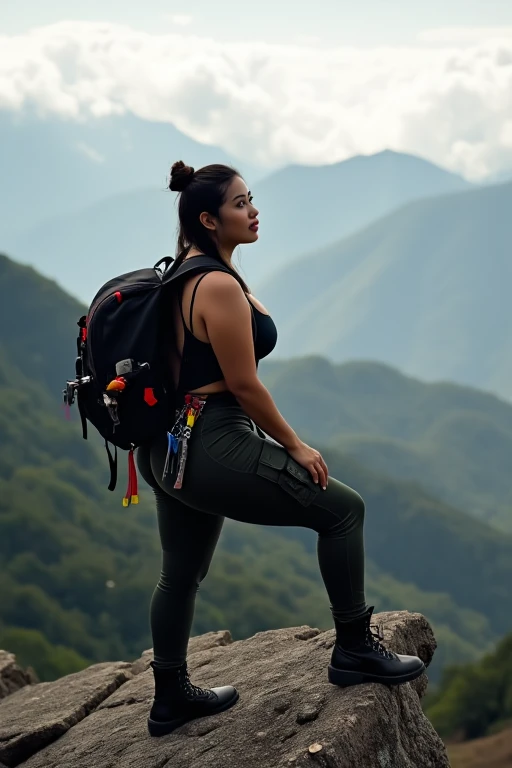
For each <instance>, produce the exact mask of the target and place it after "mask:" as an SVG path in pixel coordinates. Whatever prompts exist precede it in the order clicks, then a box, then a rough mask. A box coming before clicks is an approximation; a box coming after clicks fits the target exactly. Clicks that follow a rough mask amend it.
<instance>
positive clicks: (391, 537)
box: [0, 256, 512, 679]
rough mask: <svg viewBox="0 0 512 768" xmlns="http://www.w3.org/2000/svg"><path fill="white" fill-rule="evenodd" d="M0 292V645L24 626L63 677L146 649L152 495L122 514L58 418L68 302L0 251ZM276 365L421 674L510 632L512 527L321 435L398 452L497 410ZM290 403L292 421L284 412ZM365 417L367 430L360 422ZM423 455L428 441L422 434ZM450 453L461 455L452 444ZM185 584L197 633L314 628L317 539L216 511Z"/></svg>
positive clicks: (391, 382)
mask: <svg viewBox="0 0 512 768" xmlns="http://www.w3.org/2000/svg"><path fill="white" fill-rule="evenodd" d="M0 287H1V288H2V295H3V296H4V301H3V302H2V315H1V316H0V432H1V436H2V440H1V450H0V563H1V565H2V576H1V578H0V591H1V592H2V594H3V595H6V596H7V597H6V598H4V599H3V601H2V603H1V604H0V645H1V643H2V637H3V634H2V633H7V634H5V636H6V637H8V638H9V642H11V644H12V639H13V637H18V638H19V642H20V643H21V644H24V643H28V642H29V636H28V635H26V633H27V632H31V633H36V634H37V633H39V634H37V637H36V640H37V642H36V640H34V641H33V643H34V644H33V645H32V646H31V647H33V648H40V649H42V650H41V651H40V652H41V653H42V654H43V652H44V658H45V659H46V661H45V664H46V666H45V669H46V670H47V673H48V674H49V675H52V674H54V673H57V671H58V672H59V673H60V674H62V673H63V672H62V669H63V666H62V665H63V664H79V665H84V664H86V663H87V661H92V660H97V661H100V660H104V659H105V658H108V657H110V656H111V655H113V654H116V655H118V656H119V655H121V656H123V655H125V656H128V655H131V654H133V655H135V654H136V653H137V652H138V651H139V650H141V649H143V648H144V647H147V644H149V643H150V638H149V636H148V625H147V605H148V603H149V599H150V594H151V591H152V589H153V588H154V584H155V583H156V579H157V577H158V562H159V555H158V551H159V550H158V543H157V534H156V529H155V521H154V512H153V503H152V495H151V494H150V492H149V491H148V489H147V488H146V487H145V486H144V485H143V487H141V489H140V496H141V503H140V505H139V506H138V507H131V508H129V509H128V510H126V509H124V508H123V507H122V506H121V503H120V499H121V496H122V492H123V490H124V488H123V483H124V479H125V475H124V472H121V475H120V480H119V486H120V488H119V489H118V491H116V494H117V495H113V494H109V493H108V491H106V488H105V486H106V481H107V474H108V472H107V469H108V465H107V462H106V458H105V454H104V451H103V450H102V447H101V440H100V439H99V437H98V436H97V435H96V436H95V435H94V431H92V435H91V440H90V441H87V442H85V441H83V440H82V439H81V433H80V428H79V422H78V419H77V415H76V413H75V414H73V418H72V420H71V422H69V421H66V420H65V419H64V416H63V412H62V410H61V407H60V404H59V401H60V391H61V389H62V386H63V383H64V379H65V378H66V376H67V375H69V374H70V373H71V372H72V369H73V364H74V339H75V335H76V320H77V318H78V317H79V316H80V315H81V314H82V313H83V311H84V306H83V305H80V304H79V303H78V302H76V301H75V300H74V299H73V298H72V297H70V296H68V295H66V294H65V293H64V292H63V291H62V290H61V289H60V288H59V287H58V286H57V285H56V284H55V283H54V282H52V281H49V280H47V279H45V278H43V277H42V276H40V275H39V274H38V273H37V272H36V271H34V270H33V269H32V268H30V267H27V266H24V265H20V264H17V263H16V262H13V261H12V260H10V259H8V258H7V257H5V256H3V257H0ZM16 318H19V319H20V323H19V324H18V323H15V322H13V319H16ZM287 365H288V370H286V368H285V367H283V366H284V364H283V363H281V362H279V361H276V366H277V367H276V368H274V369H273V370H272V367H271V368H268V369H267V370H266V371H262V375H263V376H265V377H267V380H268V385H269V388H270V391H271V392H272V393H273V395H274V397H275V398H276V402H278V404H280V405H281V407H282V402H283V398H284V397H285V395H286V387H288V389H289V390H290V391H291V390H292V385H293V387H295V394H294V398H295V399H294V413H295V414H296V415H295V416H293V417H292V418H293V419H296V421H295V422H292V423H293V426H296V427H297V429H298V430H300V431H301V433H303V434H304V435H306V431H307V433H308V434H309V435H311V439H312V441H313V444H314V445H317V446H318V447H319V448H320V449H321V450H322V453H323V454H324V456H325V458H326V461H327V463H328V466H329V469H330V471H331V474H332V475H333V476H335V477H337V478H339V479H340V480H342V482H346V483H347V484H349V485H351V486H352V487H354V488H356V489H357V490H358V491H359V492H361V494H362V495H363V498H364V499H365V502H366V505H367V524H366V528H365V530H366V533H365V547H366V553H367V593H368V599H369V600H370V601H373V602H371V604H374V603H375V604H377V605H378V610H386V609H392V608H397V609H398V608H407V609H409V610H417V611H420V612H422V613H424V614H425V615H426V616H427V618H428V619H429V620H430V621H432V623H433V625H434V628H435V631H436V637H437V638H438V642H439V651H438V653H437V654H436V662H435V665H434V666H433V667H432V669H431V674H432V675H433V676H434V679H436V677H437V676H438V675H439V672H440V670H441V668H442V667H443V666H444V665H445V664H447V663H449V662H452V661H454V660H455V659H457V660H464V659H467V660H469V659H474V658H476V657H477V656H478V655H479V654H481V653H482V652H483V651H485V650H486V649H488V648H489V647H490V644H492V643H493V642H494V640H496V639H497V638H498V637H499V636H500V635H502V634H503V633H504V632H506V631H507V629H508V628H509V619H508V606H509V603H510V599H511V598H510V594H509V590H508V584H509V583H510V580H511V579H512V536H510V535H509V534H508V533H507V532H506V531H504V530H499V531H498V530H494V529H493V528H492V527H491V526H490V525H488V524H487V523H486V522H484V521H483V520H481V519H477V518H478V517H479V515H478V514H476V513H475V511H474V510H473V509H471V510H470V509H466V505H462V508H457V507H456V505H454V504H453V503H447V502H446V501H444V500H443V499H442V498H441V493H439V494H438V491H439V487H440V486H442V485H443V483H440V484H439V485H438V486H437V487H434V485H433V484H432V483H430V484H427V483H424V482H422V478H419V479H418V478H415V477H414V476H412V475H411V476H410V477H407V476H405V473H402V477H398V476H397V470H396V467H395V468H393V467H391V468H390V472H389V474H387V475H386V474H384V470H385V469H386V468H385V467H384V468H383V467H380V468H379V470H378V471H377V470H376V469H374V468H373V467H372V466H371V463H370V462H368V464H366V459H365V458H364V457H362V458H361V457H360V456H358V457H356V458H355V457H354V455H351V453H350V451H351V447H350V443H345V444H343V446H342V448H341V449H340V447H339V446H338V445H337V444H336V441H337V440H340V439H342V438H344V436H345V434H346V433H348V429H349V425H350V429H351V433H352V435H353V436H354V438H357V437H358V436H359V439H361V437H363V438H364V437H368V435H374V436H376V437H379V436H380V438H381V439H384V440H387V439H389V438H388V435H390V434H392V435H394V437H395V438H396V439H398V438H399V437H400V439H401V440H402V447H403V450H404V451H405V450H406V444H407V443H410V445H411V446H412V447H413V448H414V446H415V443H416V442H418V440H417V438H418V435H421V433H422V431H423V430H424V429H425V424H428V423H429V421H430V420H431V417H432V413H435V412H437V410H438V409H440V410H441V411H442V413H443V416H444V417H445V418H448V417H449V416H450V414H451V413H453V412H456V411H457V408H459V409H462V410H464V409H466V411H467V418H468V420H470V419H471V418H474V420H475V421H478V418H482V417H483V415H486V417H487V418H488V423H489V425H491V426H492V424H494V422H497V421H499V420H501V422H502V423H503V424H508V423H509V422H510V420H511V418H512V417H511V415H510V412H512V408H511V406H508V405H506V404H503V405H502V404H501V403H496V402H495V400H496V399H492V398H490V397H489V396H488V395H486V394H481V395H480V399H479V396H478V395H479V394H480V393H478V394H477V393H472V392H471V391H469V392H468V391H466V390H464V389H463V388H453V390H452V391H449V390H448V389H447V390H441V391H438V390H437V389H436V388H435V387H433V385H430V384H422V383H420V382H408V381H407V380H406V379H405V378H404V377H402V376H401V375H400V374H399V373H398V372H396V371H391V370H389V369H388V368H386V367H383V366H379V365H374V366H373V367H372V366H369V367H368V368H367V369H366V370H358V369H357V367H356V368H354V367H353V366H351V365H348V366H340V367H339V369H338V368H337V367H335V366H332V365H331V364H330V363H329V362H328V361H326V360H322V359H319V360H318V361H314V366H313V368H311V361H308V360H307V359H306V360H305V361H300V360H290V361H288V363H287ZM308 366H309V368H310V375H308V374H307V370H308ZM319 371H323V374H322V376H321V377H320V379H321V382H322V384H321V388H320V389H319V388H318V387H317V382H318V381H320V379H319ZM61 377H62V378H61ZM268 377H270V378H268ZM329 377H330V378H331V379H334V382H335V385H334V386H335V387H338V388H339V389H340V392H341V393H342V396H340V397H339V398H338V400H334V399H333V398H332V397H331V399H329V396H330V395H332V393H333V391H334V390H333V388H332V387H331V388H330V389H329V386H330V385H329ZM336 382H337V383H336ZM301 383H302V384H303V387H304V388H303V390H302V391H299V389H298V387H299V385H300V384H301ZM365 392H366V394H365ZM386 393H387V394H386ZM372 398H373V400H374V406H373V408H374V410H373V411H372V410H371V409H370V408H369V402H370V401H371V399H372ZM407 398H408V399H409V404H408V409H404V402H405V401H406V400H407ZM450 398H451V404H450ZM379 402H380V405H381V408H380V412H381V415H380V418H379V419H378V418H377V414H378V413H379V409H378V404H379ZM441 406H442V407H441ZM283 410H284V409H283ZM301 410H302V412H303V413H304V414H306V415H308V416H307V421H304V420H302V421H301V418H299V415H300V411H301ZM365 412H366V414H365ZM297 414H299V415H297ZM326 414H327V416H328V418H327V419H326ZM440 419H441V421H442V417H440ZM372 420H374V421H376V422H377V421H379V424H380V426H377V424H375V425H374V428H373V429H370V425H371V422H372ZM326 421H328V422H331V423H332V428H331V427H329V429H326V428H325V423H326ZM95 437H96V438H97V439H95ZM441 439H444V437H443V436H441ZM436 449H437V450H440V449H441V443H439V442H438V443H435V442H434V443H433V450H436ZM485 450H486V447H485V446H484V445H482V444H481V443H479V442H478V440H477V439H475V440H474V445H472V451H473V453H472V454H471V456H472V458H471V460H472V461H477V460H478V457H480V460H481V461H482V462H484V460H485ZM100 451H101V453H100ZM478 451H480V453H478ZM453 455H455V454H452V456H453ZM447 456H450V454H449V453H448V454H447ZM100 457H101V460H100ZM458 458H459V462H461V463H463V462H464V461H465V454H464V453H461V454H460V455H459V457H458ZM121 467H123V462H122V456H121ZM438 471H439V472H440V473H441V472H442V473H443V477H444V480H443V482H444V484H445V485H447V486H449V485H450V484H451V483H456V482H458V480H459V478H460V477H465V476H466V477H467V476H469V474H470V472H471V465H468V468H467V469H466V470H461V472H462V474H460V473H459V475H457V476H456V477H455V478H454V480H452V479H451V466H450V463H449V461H444V462H439V465H438ZM464 472H466V475H464ZM504 472H505V473H507V468H504ZM393 473H394V476H393ZM507 474H508V473H507ZM504 485H505V481H504V480H503V481H502V483H501V486H504ZM441 491H442V488H441ZM477 512H478V510H477ZM108 585H113V586H111V587H109V586H108ZM201 593H202V599H201V600H200V601H199V603H198V610H197V616H196V619H195V631H196V632H201V631H203V632H204V631H208V629H212V628H222V627H229V628H230V630H231V631H232V632H233V636H234V637H235V638H239V637H243V636H248V635H250V634H253V633H254V632H256V631H260V630H263V629H269V628H272V627H277V626H290V625H291V624H292V623H294V624H297V623H299V624H300V623H301V621H304V622H308V623H312V624H314V625H317V626H329V625H330V615H329V610H328V602H327V601H326V599H325V593H324V587H323V584H322V581H321V578H320V574H319V572H318V566H317V562H316V535H315V534H314V533H313V532H312V531H309V530H306V529H301V528H286V529H284V528H275V527H273V526H264V527H260V526H244V525H242V524H239V523H235V522H234V521H226V524H225V528H224V529H223V533H222V537H221V540H220V542H219V554H218V557H216V558H215V562H214V563H213V564H212V569H211V572H210V574H209V577H208V582H207V583H205V584H204V585H202V587H201ZM242 594H243V595H244V596H245V597H244V599H241V595H242ZM30 638H32V639H33V635H30ZM30 642H32V640H31V641H30ZM48 643H49V644H50V646H48ZM56 645H59V647H63V648H64V649H68V650H69V651H73V652H74V653H75V655H74V656H72V658H71V657H69V656H65V659H67V661H65V659H64V660H62V659H61V660H60V661H59V664H57V661H55V665H57V666H55V665H53V666H52V663H50V662H49V661H48V659H50V660H51V658H53V657H55V659H56V660H58V659H60V655H59V654H60V653H61V651H57V650H56ZM53 646H55V648H54V650H53V651H52V647H53ZM49 648H50V650H48V649H49ZM13 650H14V651H16V648H14V647H13ZM34 653H36V651H34ZM37 653H39V651H37ZM62 653H64V651H62ZM52 654H53V656H52ZM70 658H71V661H70V660H69V659H70Z"/></svg>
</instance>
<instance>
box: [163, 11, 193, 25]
mask: <svg viewBox="0 0 512 768" xmlns="http://www.w3.org/2000/svg"><path fill="white" fill-rule="evenodd" d="M164 18H165V19H166V20H167V21H170V22H171V24H176V25H177V26H178V27H188V26H189V24H192V22H193V20H194V17H193V16H189V15H188V14H186V13H166V14H164Z"/></svg>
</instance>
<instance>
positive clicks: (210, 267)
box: [162, 256, 233, 283]
mask: <svg viewBox="0 0 512 768" xmlns="http://www.w3.org/2000/svg"><path fill="white" fill-rule="evenodd" d="M212 271H218V272H227V273H228V274H230V275H232V274H233V273H232V272H231V271H230V270H229V269H228V268H227V267H225V266H223V265H222V264H221V263H220V262H219V261H218V260H217V259H214V258H213V256H193V257H192V258H190V259H185V260H184V261H182V262H181V264H180V265H179V267H174V266H173V267H171V269H170V270H168V271H167V272H166V273H165V274H164V276H163V278H162V281H163V283H171V282H173V281H174V280H177V279H179V278H180V277H183V275H193V274H195V273H196V272H212Z"/></svg>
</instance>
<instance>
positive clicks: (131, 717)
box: [0, 611, 449, 768]
mask: <svg viewBox="0 0 512 768" xmlns="http://www.w3.org/2000/svg"><path fill="white" fill-rule="evenodd" d="M374 618H375V621H376V622H378V621H380V622H382V630H383V633H384V636H385V641H384V642H385V644H386V645H387V647H389V648H392V649H393V650H396V651H398V652H407V653H417V654H418V655H420V656H421V657H422V658H423V659H424V661H425V662H427V663H429V662H430V660H431V659H432V655H433V653H434V650H435V645H436V643H435V639H434V637H433V634H432V631H431V629H430V626H429V624H428V623H427V622H426V620H425V619H424V617H423V616H421V615H420V614H411V613H408V612H403V611H400V612H394V613H382V614H377V615H376V616H375V617H374ZM333 642H334V630H328V631H326V632H322V631H320V630H319V629H316V628H311V627H307V626H302V627H287V628H284V629H278V630H270V631H267V632H259V633H257V634H256V635H254V636H253V637H251V638H248V639H246V640H239V641H235V642H233V641H232V639H231V635H230V633H229V632H210V633H207V634H206V635H202V636H200V637H196V638H191V640H190V643H189V651H188V664H189V670H190V674H191V679H192V682H194V683H196V684H197V685H202V686H203V687H213V686H216V685H226V684H231V685H235V686H236V687H237V688H238V690H239V693H240V699H239V701H238V702H237V704H236V705H235V706H234V707H232V708H231V709H229V710H227V711H226V712H222V713H219V714H217V715H214V716H210V717H205V718H200V719H197V720H193V721H190V722H188V723H186V724H185V725H183V726H181V728H178V729H177V730H176V731H174V732H173V733H171V734H169V735H168V736H163V737H160V738H153V737H151V736H149V734H148V732H147V725H146V719H147V715H148V712H149V709H150V707H151V701H152V697H153V673H152V670H151V669H150V668H149V667H148V665H149V661H150V660H151V658H152V655H151V650H148V651H145V652H144V654H142V656H141V658H140V659H138V660H136V661H135V662H133V664H130V665H126V666H125V667H124V668H121V667H118V669H117V670H115V669H114V668H115V665H110V669H111V672H112V673H114V671H115V672H116V673H117V674H121V673H125V674H126V678H125V680H126V681H125V682H124V683H123V684H121V685H118V686H116V688H117V689H116V690H112V692H111V693H110V694H108V693H107V694H106V695H102V696H101V697H100V698H101V700H99V701H97V703H96V704H95V709H94V711H91V708H89V709H88V712H89V714H88V713H87V712H85V715H84V716H82V717H78V718H76V719H75V720H74V723H66V725H67V729H66V731H65V732H64V731H63V732H62V735H60V737H59V734H55V735H54V738H55V739H56V740H53V742H52V743H48V742H46V745H41V748H40V751H39V752H37V753H36V754H33V755H32V756H31V757H30V758H28V759H26V760H25V762H21V761H20V764H21V765H23V768H89V767H90V766H91V767H92V766H93V767H94V768H163V767H164V766H166V768H208V766H215V767H217V766H222V768H256V767H258V768H260V766H261V768H263V767H264V768H306V767H308V768H311V766H313V765H317V766H324V768H447V767H448V768H449V762H448V758H447V756H446V750H445V748H444V745H443V743H442V741H441V739H440V738H439V737H438V735H437V734H436V732H435V731H434V729H433V727H432V726H431V724H430V723H429V721H428V720H427V718H426V717H425V716H424V714H423V712H422V709H421V701H420V696H422V695H423V693H424V691H425V688H426V684H427V681H426V675H424V676H423V679H422V678H420V679H419V680H418V681H415V682H416V685H414V684H410V683H407V684H405V685H402V686H397V687H393V688H388V687H386V686H383V685H379V684H367V685H357V686H353V687H350V688H339V687H337V686H334V685H331V684H330V683H329V681H328V679H327V665H328V663H329V659H330V650H329V649H330V648H331V647H332V644H333ZM98 666H101V665H96V667H98ZM107 666H108V665H107ZM91 669H93V668H91ZM105 672H106V669H105ZM134 672H138V674H135V675H134ZM80 674H83V673H80ZM70 677H73V676H68V678H63V679H62V680H60V681H57V682H56V683H52V684H47V685H52V686H57V685H58V684H59V683H63V681H66V680H69V678H70ZM83 683H84V686H85V685H86V683H87V677H86V676H84V678H83ZM99 687H100V689H101V686H99ZM36 688H37V686H36ZM102 690H103V694H105V688H104V687H103V688H102ZM64 691H65V686H64V688H62V687H61V688H60V689H58V690H57V689H56V688H54V689H53V693H52V694H51V698H52V700H53V702H54V705H55V707H56V708H57V709H58V710H59V711H61V712H62V711H64V706H63V701H62V700H61V699H62V697H63V696H64V695H65V694H64ZM75 692H76V693H78V688H77V686H76V685H75ZM22 693H23V691H19V692H18V693H16V694H13V696H12V697H9V699H10V701H11V702H12V704H16V703H17V702H16V699H18V703H19V705H20V707H21V708H23V707H24V704H23V701H22V699H21V696H20V694H22ZM83 693H84V695H83V700H84V701H85V699H87V700H88V701H90V697H88V696H87V695H86V690H85V687H84V691H83ZM0 706H1V704H0ZM84 706H85V705H84ZM59 707H60V709H59ZM45 709H46V708H45V707H44V705H42V706H41V709H39V710H38V709H37V707H33V708H32V721H33V722H34V723H35V724H36V725H37V726H39V727H42V724H43V723H44V718H45ZM1 715H2V712H1V709H0V717H1ZM11 717H12V718H14V719H13V721H12V722H11V723H9V724H7V728H10V729H11V732H12V733H14V732H15V731H16V727H17V726H16V722H17V720H16V718H23V715H22V713H21V712H18V711H17V707H16V706H14V707H11ZM52 722H54V723H55V722H56V718H55V717H54V718H53V721H52ZM5 728H6V724H5V723H4V721H3V720H2V730H0V745H1V744H3V741H2V738H3V737H2V733H3V732H4V731H5ZM0 760H1V761H3V762H5V763H6V765H7V766H8V767H9V768H11V766H14V765H16V764H17V763H16V760H13V759H11V760H10V761H6V760H5V757H3V756H2V755H1V754H0Z"/></svg>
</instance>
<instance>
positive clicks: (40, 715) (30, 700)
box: [0, 662, 133, 768]
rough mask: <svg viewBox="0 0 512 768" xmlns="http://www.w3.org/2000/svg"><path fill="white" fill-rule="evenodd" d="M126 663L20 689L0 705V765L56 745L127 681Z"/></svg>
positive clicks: (101, 666) (12, 763) (107, 664)
mask: <svg viewBox="0 0 512 768" xmlns="http://www.w3.org/2000/svg"><path fill="white" fill-rule="evenodd" d="M131 668H132V665H131V664H129V663H128V662H105V663H102V664H94V665H93V666H91V667H88V668H87V669H84V670H82V671H81V672H75V673H74V674H72V675H66V677H62V678H61V679H60V680H56V681H55V682H52V683H37V684H35V685H27V686H25V687H23V688H20V689H19V690H18V691H16V692H15V693H12V694H11V695H10V696H7V697H6V698H4V699H2V701H0V762H2V763H4V764H5V765H6V766H8V767H9V768H10V766H15V765H18V764H19V763H21V762H22V761H23V760H25V759H26V758H28V757H30V755H33V754H34V753H35V752H39V750H41V749H43V748H44V747H45V746H46V745H48V744H50V743H51V742H53V741H55V739H57V738H58V737H59V736H61V735H62V734H64V733H66V731H68V730H69V729H70V728H72V727H73V726H75V725H76V724H77V723H78V722H80V720H82V719H83V718H84V717H86V716H87V715H88V714H89V713H90V712H92V711H93V710H94V709H96V707H97V706H98V704H100V703H101V702H102V701H103V699H105V698H107V696H110V695H111V694H112V693H113V692H114V691H115V690H116V689H117V688H118V687H119V686H120V685H122V684H123V683H124V682H126V680H128V679H130V678H132V677H133V673H132V671H131Z"/></svg>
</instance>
